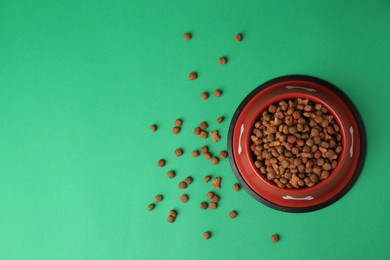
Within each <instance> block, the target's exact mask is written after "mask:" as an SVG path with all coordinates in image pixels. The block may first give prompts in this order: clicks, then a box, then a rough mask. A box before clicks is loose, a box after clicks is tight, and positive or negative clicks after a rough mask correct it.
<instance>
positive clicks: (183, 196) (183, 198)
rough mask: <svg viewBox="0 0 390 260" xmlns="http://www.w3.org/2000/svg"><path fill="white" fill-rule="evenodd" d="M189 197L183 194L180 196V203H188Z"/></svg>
mask: <svg viewBox="0 0 390 260" xmlns="http://www.w3.org/2000/svg"><path fill="white" fill-rule="evenodd" d="M188 199H189V197H188V195H187V194H183V195H181V196H180V201H181V202H183V203H186V202H187V201H188Z"/></svg>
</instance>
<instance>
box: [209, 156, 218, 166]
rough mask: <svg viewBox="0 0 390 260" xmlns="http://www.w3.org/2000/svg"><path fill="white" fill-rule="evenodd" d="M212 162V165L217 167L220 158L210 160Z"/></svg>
mask: <svg viewBox="0 0 390 260" xmlns="http://www.w3.org/2000/svg"><path fill="white" fill-rule="evenodd" d="M210 162H211V163H212V164H214V165H216V164H217V163H219V159H218V157H215V156H214V157H213V158H211V159H210Z"/></svg>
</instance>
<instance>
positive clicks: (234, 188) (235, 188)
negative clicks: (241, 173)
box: [232, 183, 241, 192]
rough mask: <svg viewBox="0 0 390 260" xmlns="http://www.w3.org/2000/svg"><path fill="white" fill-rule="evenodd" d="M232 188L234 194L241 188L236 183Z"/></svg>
mask: <svg viewBox="0 0 390 260" xmlns="http://www.w3.org/2000/svg"><path fill="white" fill-rule="evenodd" d="M232 187H233V190H234V191H236V192H237V191H239V190H240V188H241V187H240V185H239V184H238V183H234V184H233V186H232Z"/></svg>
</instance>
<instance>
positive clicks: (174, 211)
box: [169, 209, 177, 218]
mask: <svg viewBox="0 0 390 260" xmlns="http://www.w3.org/2000/svg"><path fill="white" fill-rule="evenodd" d="M169 215H171V216H172V217H174V218H176V216H177V211H176V210H174V209H171V210H170V211H169Z"/></svg>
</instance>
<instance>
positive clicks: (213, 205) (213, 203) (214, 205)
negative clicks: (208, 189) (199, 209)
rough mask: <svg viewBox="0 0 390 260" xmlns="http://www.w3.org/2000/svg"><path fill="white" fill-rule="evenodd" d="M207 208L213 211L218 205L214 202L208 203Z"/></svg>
mask: <svg viewBox="0 0 390 260" xmlns="http://www.w3.org/2000/svg"><path fill="white" fill-rule="evenodd" d="M209 208H210V209H211V210H214V209H216V208H218V204H217V203H215V202H214V201H212V202H210V204H209Z"/></svg>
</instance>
